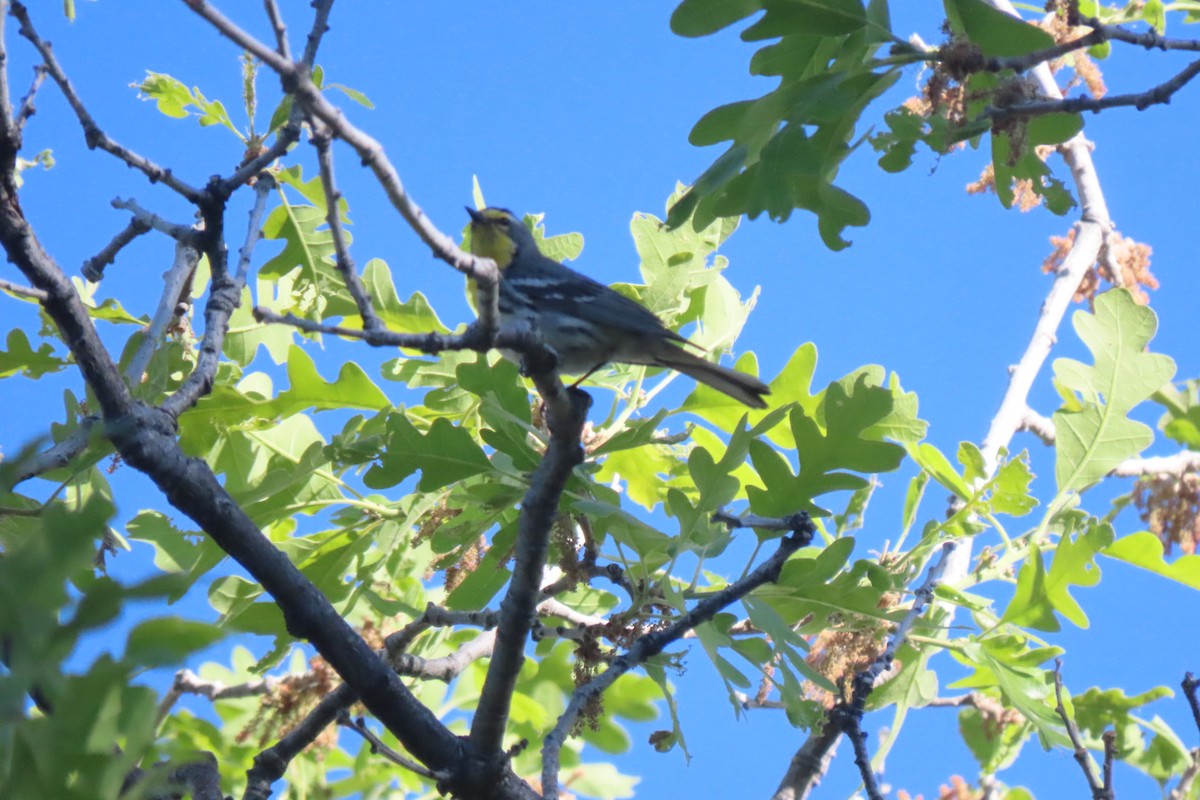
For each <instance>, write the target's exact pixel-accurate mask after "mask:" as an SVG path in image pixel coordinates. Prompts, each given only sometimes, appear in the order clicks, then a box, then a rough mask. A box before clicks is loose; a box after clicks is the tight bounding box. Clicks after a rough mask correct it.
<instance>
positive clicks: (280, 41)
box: [263, 0, 292, 61]
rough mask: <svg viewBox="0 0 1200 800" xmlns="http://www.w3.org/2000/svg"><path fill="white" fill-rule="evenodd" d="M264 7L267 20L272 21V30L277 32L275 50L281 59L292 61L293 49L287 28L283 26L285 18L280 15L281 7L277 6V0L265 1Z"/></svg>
mask: <svg viewBox="0 0 1200 800" xmlns="http://www.w3.org/2000/svg"><path fill="white" fill-rule="evenodd" d="M263 6H265V7H266V11H267V19H269V20H270V21H271V30H273V31H275V50H276V52H278V53H279V55H280V57H282V58H284V59H286V60H288V61H291V60H292V49H291V48H290V47H289V46H288V39H287V26H286V25H284V24H283V17H281V16H280V15H279V6H278V5H276V4H275V0H264V2H263Z"/></svg>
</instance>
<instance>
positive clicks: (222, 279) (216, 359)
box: [162, 180, 274, 418]
mask: <svg viewBox="0 0 1200 800" xmlns="http://www.w3.org/2000/svg"><path fill="white" fill-rule="evenodd" d="M272 186H274V181H267V180H260V181H258V182H257V183H256V184H255V186H254V194H255V198H254V206H253V207H252V209H251V211H250V221H249V225H248V227H247V229H246V243H245V244H244V245H242V247H241V249H240V250H239V251H238V252H239V262H238V269H237V272H236V274H235V275H234V276H232V277H230V275H229V270H228V265H227V255H228V254H227V253H226V249H225V239H224V226H225V217H224V214H225V203H224V202H223V201H220V200H217V199H215V198H211V197H210V202H209V203H207V204H205V205H203V206H201V211H202V213H203V215H204V231H203V236H202V249H203V250H204V252H205V255H207V256H208V264H209V268H210V269H211V271H212V283H211V285H210V287H209V292H208V302H207V303H205V306H204V337H203V338H202V339H201V341H200V355H199V357H198V358H197V359H196V366H195V368H194V369H193V370H192V372H191V374H190V375H188V376H187V378H186V379H185V380H184V382H183V385H182V386H180V387H179V389H178V390H176V392H175V393H174V394H173V395H171V396H170V397H168V398H167V399H166V400H165V401H163V404H162V408H163V410H164V411H166V412H167V413H169V414H171V416H173V417H176V418H178V417H179V415H180V414H182V413H183V412H184V411H187V410H188V409H189V408H191V407H192V406H194V405H195V404H196V403H197V401H199V399H200V398H201V397H203V396H204V395H206V394H208V393H209V392H210V391H211V390H212V383H213V380H214V379H215V377H216V374H217V367H219V366H220V363H221V348H222V346H223V345H224V343H225V334H226V332H228V330H229V317H230V316H231V315H232V314H233V312H234V310H235V309H236V308H237V307H238V306H239V305H241V303H242V289H243V288H244V287H245V285H246V274H247V272H248V271H249V267H250V258H251V255H252V253H253V250H254V246H255V245H256V244H257V243H258V241H259V238H260V236H261V233H262V232H261V230H260V228H259V226H260V223H261V220H262V216H263V213H264V210H265V207H266V202H267V195H268V194H269V193H270V191H271V188H272ZM206 196H208V195H206Z"/></svg>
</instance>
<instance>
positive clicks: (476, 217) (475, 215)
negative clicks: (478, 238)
mask: <svg viewBox="0 0 1200 800" xmlns="http://www.w3.org/2000/svg"><path fill="white" fill-rule="evenodd" d="M466 209H467V215H468V216H470V217H471V222H478V223H480V224H483V223H484V222H485V221H486V220H487V217H485V216H484V215H483V212H481V211H476V210H475V209H473V208H471V207H470V206H466Z"/></svg>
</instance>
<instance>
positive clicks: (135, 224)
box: [79, 200, 191, 283]
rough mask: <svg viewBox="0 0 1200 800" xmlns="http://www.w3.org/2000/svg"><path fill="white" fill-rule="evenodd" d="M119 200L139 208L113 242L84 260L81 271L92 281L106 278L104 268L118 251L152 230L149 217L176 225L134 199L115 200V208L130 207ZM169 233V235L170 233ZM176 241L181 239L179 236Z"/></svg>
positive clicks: (185, 227)
mask: <svg viewBox="0 0 1200 800" xmlns="http://www.w3.org/2000/svg"><path fill="white" fill-rule="evenodd" d="M118 202H121V203H128V204H130V205H132V206H133V207H134V208H136V209H137V210H136V211H134V214H133V219H131V220H129V224H128V225H126V226H125V227H124V228H122V229H121V230H120V232H118V233H117V235H116V236H114V237H113V239H112V241H111V242H109V243H108V244H106V245H104V247H103V248H102V249H101V250H100V252H99V253H96V255H94V256H92V257H91V258H89V259H88V260H87V261H84V262H83V266H82V267H80V268H79V272H80V273H81V274H82V275H83V277H85V278H87V279H88V280H89V281H91V282H92V283H99V282H100V281H101V280H103V279H104V268H105V267H107V266H108V265H109V264H111V263H113V262H114V261H115V260H116V258H117V253H119V252H121V250H122V248H124V247H125V245H127V244H129V243H130V242H132V241H133V240H134V239H136V238H137V237H139V236H141V235H142V234H143V233H146V232H147V231H148V230H150V228H151V225H150V221H149V219H150V218H151V217H153V218H154V219H156V220H159V221H160V222H161V223H162V224H163V225H167V226H172V228H173V227H174V226H173V224H172V223H169V222H167V221H166V220H163V219H162V218H161V217H155V215H153V214H151V213H150V212H149V211H146V210H145V209H143V208H141V206H138V205H137V203H135V202H134V201H133V200H129V201H120V200H114V201H113V206H114V208H127V209H128V206H126V205H117V203H118ZM129 210H132V209H129ZM178 227H181V228H183V229H184V230H187V231H191V228H188V227H187V226H178ZM167 235H168V236H169V235H170V234H167ZM189 235H190V233H189ZM176 241H179V239H178V238H177V237H176Z"/></svg>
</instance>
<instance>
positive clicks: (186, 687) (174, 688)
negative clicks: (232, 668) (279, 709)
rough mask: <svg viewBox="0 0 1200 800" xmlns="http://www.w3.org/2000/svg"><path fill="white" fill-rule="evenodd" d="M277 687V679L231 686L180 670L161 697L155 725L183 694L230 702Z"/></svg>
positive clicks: (265, 692) (164, 717)
mask: <svg viewBox="0 0 1200 800" xmlns="http://www.w3.org/2000/svg"><path fill="white" fill-rule="evenodd" d="M278 686H279V679H278V678H275V677H272V676H267V677H265V678H259V679H257V680H252V681H246V682H245V683H238V684H234V685H232V686H231V685H229V684H226V683H222V682H221V681H210V680H205V679H203V678H201V677H200V676H199V675H197V674H196V673H194V672H192V671H191V670H190V669H184V670H180V671H179V672H177V673H175V680H174V681H173V682H172V683H171V688H170V689H168V690H167V692H166V693H165V694H164V695H163V699H162V700H161V701H160V702H159V704H158V715H157V717H156V719H157V722H156V723H155V725H156V726H157V725H161V724H162V722H163V720H164V719H166V718H167V714H169V713H170V711H171V708H172V707H173V706H174V705H175V703H176V702H178V700H179V698H180V697H182V696H183V695H185V694H194V695H198V696H200V697H205V698H207V699H209V700H211V701H214V702H215V701H217V700H232V699H235V698H239V697H257V696H258V695H263V694H270V693H271V692H273V691H275V689H276V688H277V687H278Z"/></svg>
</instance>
